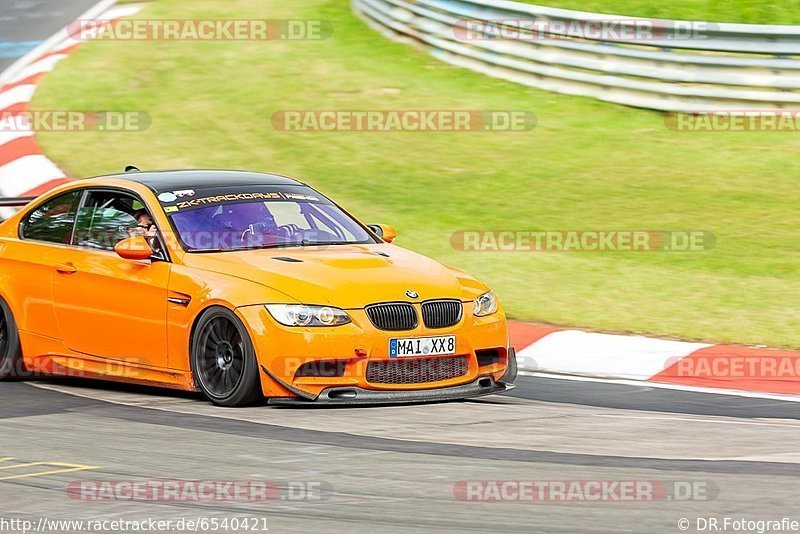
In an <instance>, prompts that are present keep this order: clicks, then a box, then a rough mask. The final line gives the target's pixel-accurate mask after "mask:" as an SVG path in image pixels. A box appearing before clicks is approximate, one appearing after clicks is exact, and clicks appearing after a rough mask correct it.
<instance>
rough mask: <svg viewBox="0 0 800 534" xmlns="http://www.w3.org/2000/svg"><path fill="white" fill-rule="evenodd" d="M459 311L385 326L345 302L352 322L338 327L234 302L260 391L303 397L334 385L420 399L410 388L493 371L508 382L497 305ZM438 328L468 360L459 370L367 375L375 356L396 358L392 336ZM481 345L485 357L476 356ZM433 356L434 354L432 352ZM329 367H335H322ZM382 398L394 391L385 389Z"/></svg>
mask: <svg viewBox="0 0 800 534" xmlns="http://www.w3.org/2000/svg"><path fill="white" fill-rule="evenodd" d="M464 311H465V313H464V317H463V318H462V321H461V322H460V323H459V324H457V325H455V326H453V327H452V328H444V329H436V330H430V329H426V328H425V327H424V326H423V325H419V326H418V327H417V328H415V329H414V330H410V331H403V332H389V331H380V330H377V329H376V328H375V327H373V326H372V324H371V322H370V321H369V319H368V317H367V315H366V313H365V312H364V311H363V310H348V314H349V315H350V317H351V319H352V322H351V323H350V324H347V325H343V326H339V327H334V328H288V327H283V326H282V325H279V324H278V323H277V322H276V321H274V319H272V317H271V316H270V315H269V313H268V312H267V310H266V308H264V307H263V306H250V307H243V308H238V309H237V313H238V314H239V316H240V317H241V318H242V319H243V321H244V323H245V325H246V326H247V328H248V329H249V331H250V334H251V336H252V339H253V343H254V346H255V349H256V354H257V358H258V363H259V367H260V368H261V370H262V373H261V378H262V381H261V382H262V390H263V394H264V397H266V398H270V399H273V398H283V397H289V398H292V397H299V399H293V400H295V401H298V402H300V403H304V402H308V401H316V400H317V399H320V398H321V397H322V396H323V394H324V395H325V396H327V394H328V392H330V391H332V392H334V397H336V396H337V394H338V393H337V392H339V391H356V393H357V395H356V397H361V398H363V397H364V396H365V395H366V394H364V393H362V394H358V391H359V390H364V391H369V392H375V393H408V394H409V395H410V398H412V400H410V401H409V402H418V400H414V397H415V395H416V396H417V398H420V399H421V400H425V398H427V397H428V396H429V394H428V393H426V392H430V391H438V390H449V389H450V388H458V387H466V386H469V385H470V384H473V383H475V382H476V381H478V380H479V379H480V378H482V377H487V376H488V377H491V378H492V379H493V381H494V382H495V383H497V382H503V383H511V382H513V378H512V379H510V380H509V379H508V377H507V376H504V375H506V374H507V371H508V370H509V367H512V365H511V364H512V360H513V351H511V350H509V349H508V331H507V327H506V321H505V317H504V315H503V314H502V312H499V313H497V314H495V315H493V316H489V317H474V316H473V314H472V310H471V309H469V308H467V309H465V310H464ZM436 335H455V336H456V340H457V341H456V350H455V355H454V356H452V357H466V358H467V362H468V368H467V370H466V372H465V373H464V374H462V375H459V376H455V375H450V376H448V375H447V373H443V375H444V376H442V378H441V379H438V380H434V381H430V382H417V381H414V380H409V381H402V380H392V379H385V378H384V377H381V379H380V380H375V379H373V378H371V377H369V369H370V367H371V366H372V365H373V364H376V365H377V363H378V362H393V361H396V362H399V361H401V359H398V358H393V357H391V355H390V354H389V344H390V339H391V338H395V337H409V338H413V337H425V336H436ZM493 350H494V351H496V352H497V357H496V358H495V359H492V358H491V357H489V358H488V359H487V357H486V356H487V355H486V354H485V353H486V352H491V351H493ZM479 352H480V353H481V354H482V357H483V359H479V358H478V353H479ZM509 356H511V357H510V358H509ZM438 358H439V357H437V356H434V357H432V358H430V360H431V361H433V360H434V359H438ZM446 358H451V356H447V357H446ZM404 359H405V358H404ZM415 359H417V358H410V357H409V358H408V360H407V361H414V360H415ZM423 359H427V358H423ZM306 364H309V365H310V366H311V370H310V371H311V372H303V373H300V372H299V370H300V368H301V367H303V366H305V365H306ZM324 364H334V365H333V366H332V368H331V366H330V365H329V366H328V367H325V365H324ZM340 365H341V367H340ZM409 365H411V364H409ZM443 365H446V364H443ZM513 367H515V366H513ZM328 370H332V371H335V372H327V371H328ZM323 371H325V372H323ZM504 379H505V380H504ZM450 391H457V390H450ZM459 391H460V390H459ZM477 391H481V389H480V388H479V389H478V390H477ZM495 392H496V391H495ZM490 393H491V392H490ZM420 396H421V397H420ZM434 396H437V395H434ZM341 397H342V395H339V399H338V400H337V402H338V403H342V402H341ZM374 398H378V397H374ZM380 398H386V399H392V398H399V397H397V396H394V397H393V396H391V395H389V396H387V397H380ZM448 398H457V397H448ZM276 402H277V401H276ZM385 402H402V401H396V400H387V401H385Z"/></svg>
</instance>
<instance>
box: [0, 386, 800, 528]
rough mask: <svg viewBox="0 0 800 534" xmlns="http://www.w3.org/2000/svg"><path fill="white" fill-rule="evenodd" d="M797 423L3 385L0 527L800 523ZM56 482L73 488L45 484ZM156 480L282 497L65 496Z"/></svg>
mask: <svg viewBox="0 0 800 534" xmlns="http://www.w3.org/2000/svg"><path fill="white" fill-rule="evenodd" d="M798 419H800V404H798V403H790V402H781V401H774V400H760V399H748V398H741V397H731V396H723V395H712V394H697V393H687V392H680V391H671V390H663V389H654V388H650V387H648V386H646V385H643V386H619V385H609V384H603V383H585V382H570V381H564V380H556V379H547V378H532V377H520V383H519V387H518V389H517V390H515V391H514V392H513V393H512V394H507V395H503V396H492V397H485V398H483V399H478V400H472V401H463V402H451V403H441V404H431V405H413V406H388V407H374V408H334V409H330V408H326V409H309V408H281V407H271V406H255V407H251V408H246V409H221V408H217V407H214V406H211V405H210V404H208V403H207V402H206V401H204V400H203V399H202V398H200V397H198V396H197V395H191V394H183V393H174V392H169V391H164V390H157V389H146V388H139V387H132V386H121V385H114V384H103V383H93V382H83V381H67V380H39V381H35V382H31V383H26V382H5V383H2V384H0V459H2V458H7V459H6V460H4V461H0V518H27V519H29V520H31V521H32V522H34V523H38V521H39V519H40V518H43V517H44V518H47V519H50V520H83V521H89V520H113V519H129V520H136V521H139V520H147V519H151V518H152V519H157V520H163V521H167V520H172V521H175V522H176V523H175V525H178V523H177V522H178V521H180V520H182V519H192V518H194V519H201V518H207V519H208V518H216V519H217V520H219V521H222V520H224V519H225V518H228V519H229V520H232V518H259V521H261V522H262V523H261V525H262V526H266V527H267V528H269V529H270V531H271V532H295V531H298V530H305V531H318V532H375V531H386V532H491V531H496V530H502V531H505V532H681V530H680V529H679V528H678V521H679V520H681V519H683V518H686V519H689V520H690V522H691V528H690V529H689V530H688V531H689V532H697V531H698V530H697V529H696V528H695V527H696V526H697V524H696V523H695V522H696V521H697V518H709V517H715V518H719V520H720V521H723V518H724V517H730V518H736V519H741V518H744V519H754V520H755V519H776V520H777V519H781V518H783V517H793V518H794V519H797V520H800V506H798V504H797V499H796V496H797V492H798V489H800V485H799V484H798V480H799V479H798V475H800V450H798V446H797V444H798V441H799V440H798V438H800V421H799V420H798ZM37 462H44V464H36V463H37ZM25 464H34V465H32V466H26V465H25ZM59 464H68V466H67V467H66V468H69V466H73V467H72V468H73V469H76V470H75V471H70V472H62V473H58V472H56V473H52V474H48V473H49V472H51V471H54V470H55V471H57V470H58V469H59ZM14 465H16V466H19V467H8V468H4V466H14ZM61 468H64V467H61ZM84 468H85V469H84ZM78 469H82V470H78ZM37 473H44V474H37ZM19 475H26V476H19ZM6 477H15V478H6ZM152 479H167V480H225V481H240V480H249V481H253V480H262V481H271V483H274V485H275V486H276V487H278V488H280V490H279V493H278V494H276V496H274V497H273V498H271V499H270V500H269V501H260V502H241V501H234V502H222V503H221V502H216V503H215V502H197V501H189V502H129V501H116V502H89V501H82V500H79V499H75V498H72V497H70V495H69V494H68V492H67V491H66V488H67V486H68V485H69V484H70V483H75V482H76V481H86V480H99V481H120V480H122V481H142V480H152ZM467 480H469V481H508V480H515V481H516V480H524V481H568V482H569V481H586V480H593V481H609V482H613V481H650V482H654V483H655V484H656V485H657V487H664V488H667V490H666V491H668V492H670V493H672V492H673V491H674V490H671V489H669V488H675V487H676V485H677V486H680V487H681V488H685V487H689V486H692V487H696V488H699V489H698V491H697V492H696V493H695V495H694V498H693V499H692V500H686V501H684V500H680V499H678V498H677V494H675V496H674V497H673V498H672V499H670V498H668V497H665V498H658V499H656V500H654V501H641V502H630V501H623V502H619V501H610V502H609V501H604V502H591V501H588V502H587V501H573V502H563V501H547V500H545V501H543V502H542V501H540V502H485V501H464V500H462V499H461V498H459V495H461V494H459V493H458V492H457V491H456V488H458V487H459V485H458V484H459V482H460V481H467ZM483 487H484V488H485V486H483ZM303 488H304V489H305V490H303ZM304 491H305V493H304ZM478 495H484V496H485V495H487V494H486V493H483V492H480V493H478ZM0 526H1V523H0ZM62 531H65V532H66V531H69V530H62ZM173 531H180V530H177V528H176V527H173ZM184 531H185V530H184ZM218 531H219V532H223V530H218ZM240 531H242V530H240ZM729 531H731V532H732V530H729Z"/></svg>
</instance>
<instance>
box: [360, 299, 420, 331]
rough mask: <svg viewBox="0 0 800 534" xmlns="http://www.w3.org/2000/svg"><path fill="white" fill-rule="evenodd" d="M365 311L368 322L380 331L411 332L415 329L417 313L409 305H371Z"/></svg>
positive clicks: (399, 303) (400, 303)
mask: <svg viewBox="0 0 800 534" xmlns="http://www.w3.org/2000/svg"><path fill="white" fill-rule="evenodd" d="M366 310H367V316H368V317H369V320H370V321H372V324H373V325H375V328H378V329H380V330H413V329H415V328H416V327H417V311H416V310H415V309H414V306H412V305H411V304H406V303H403V302H396V303H390V304H373V305H372V306H367V308H366Z"/></svg>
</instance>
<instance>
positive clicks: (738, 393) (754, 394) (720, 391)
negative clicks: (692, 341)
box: [519, 371, 800, 402]
mask: <svg viewBox="0 0 800 534" xmlns="http://www.w3.org/2000/svg"><path fill="white" fill-rule="evenodd" d="M519 374H520V375H522V376H535V377H538V378H553V379H556V380H572V381H574V382H600V383H604V384H616V385H621V386H638V387H650V388H656V389H674V390H676V391H687V392H691V393H713V394H714V395H728V396H732V397H746V398H750V399H767V400H776V401H784V402H800V395H781V394H778V393H762V392H759V391H743V390H738V389H725V388H705V387H698V386H683V385H679V384H666V383H662V382H647V381H643V380H625V379H614V378H597V377H593V376H577V375H562V374H554V373H542V372H539V371H536V372H532V371H520V373H519Z"/></svg>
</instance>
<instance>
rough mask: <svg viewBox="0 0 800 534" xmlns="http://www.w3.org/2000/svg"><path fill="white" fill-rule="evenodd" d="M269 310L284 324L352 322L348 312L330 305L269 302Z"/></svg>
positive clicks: (330, 324) (311, 324)
mask: <svg viewBox="0 0 800 534" xmlns="http://www.w3.org/2000/svg"><path fill="white" fill-rule="evenodd" d="M266 307H267V311H268V312H269V314H270V315H272V317H273V318H274V319H275V320H276V321H278V322H279V323H281V324H282V325H284V326H339V325H342V324H347V323H349V322H350V317H349V316H348V315H347V312H345V311H344V310H340V309H339V308H332V307H330V306H306V305H304V304H267V305H266Z"/></svg>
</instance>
